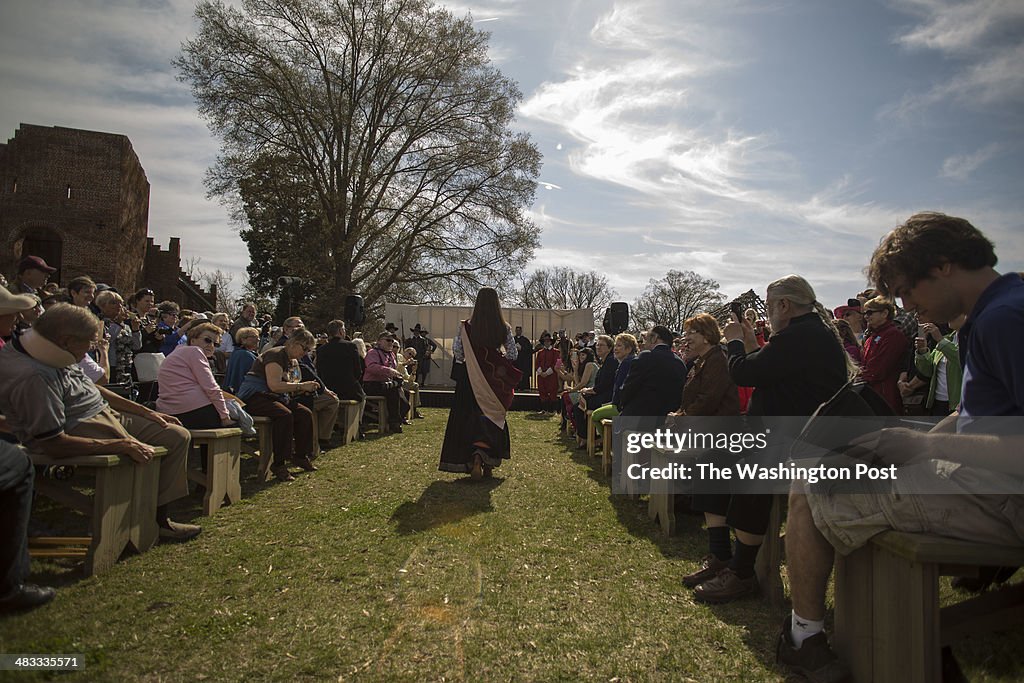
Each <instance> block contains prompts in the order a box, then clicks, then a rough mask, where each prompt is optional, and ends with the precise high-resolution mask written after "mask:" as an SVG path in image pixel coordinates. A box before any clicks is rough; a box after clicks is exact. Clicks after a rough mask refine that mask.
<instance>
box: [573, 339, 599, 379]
mask: <svg viewBox="0 0 1024 683" xmlns="http://www.w3.org/2000/svg"><path fill="white" fill-rule="evenodd" d="M594 358H595V355H594V349H592V348H590V347H589V346H584V347H583V348H582V349H580V359H579V361H578V362H577V363H576V379H577V380H579V379H582V378H583V371H584V370H586V369H587V363H594V362H595V360H594Z"/></svg>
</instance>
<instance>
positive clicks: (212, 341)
mask: <svg viewBox="0 0 1024 683" xmlns="http://www.w3.org/2000/svg"><path fill="white" fill-rule="evenodd" d="M202 342H203V343H204V344H211V345H213V346H216V345H217V342H216V341H214V340H213V339H210V338H209V337H203V338H202Z"/></svg>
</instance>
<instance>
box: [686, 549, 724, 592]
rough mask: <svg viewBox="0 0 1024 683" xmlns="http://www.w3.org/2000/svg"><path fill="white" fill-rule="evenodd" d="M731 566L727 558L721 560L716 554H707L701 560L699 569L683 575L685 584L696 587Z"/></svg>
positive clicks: (688, 586)
mask: <svg viewBox="0 0 1024 683" xmlns="http://www.w3.org/2000/svg"><path fill="white" fill-rule="evenodd" d="M728 566H729V563H728V562H726V561H725V560H720V559H718V558H717V557H715V556H714V555H707V556H705V557H704V558H702V559H701V561H700V568H698V569H697V571H695V572H692V573H690V574H687V575H686V576H684V577H683V585H684V586H686V587H687V588H696V587H697V586H699V585H700V584H702V583H704V582H705V581H708V580H710V579H713V578H715V577H716V576H718V575H719V574H721V573H722V570H723V569H725V568H726V567H728Z"/></svg>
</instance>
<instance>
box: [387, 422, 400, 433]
mask: <svg viewBox="0 0 1024 683" xmlns="http://www.w3.org/2000/svg"><path fill="white" fill-rule="evenodd" d="M389 429H390V430H391V431H393V432H395V433H396V434H401V433H402V425H401V424H396V425H391V427H390V428H389Z"/></svg>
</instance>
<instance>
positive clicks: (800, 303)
mask: <svg viewBox="0 0 1024 683" xmlns="http://www.w3.org/2000/svg"><path fill="white" fill-rule="evenodd" d="M765 305H766V306H767V308H768V317H769V319H770V320H771V324H772V337H771V341H770V342H768V343H767V344H765V345H764V346H763V347H759V346H758V344H757V340H756V337H755V332H754V328H753V327H751V325H750V324H749V322H742V323H741V322H737V321H733V322H731V323H729V324H728V325H726V326H725V329H724V330H723V334H724V336H725V338H726V340H728V342H729V374H730V375H731V377H732V379H733V382H735V383H736V385H737V386H745V387H754V393H753V395H752V396H751V399H750V405H749V407H748V409H747V414H748V415H750V416H774V417H798V416H810V415H811V414H812V413H813V412H814V411H815V410H816V409H817V408H818V406H819V405H821V404H822V403H824V402H825V401H827V400H828V399H829V398H830V397H831V396H832V395H833V394H835V393H836V392H837V391H839V389H840V388H842V386H843V385H844V384H845V383H846V381H847V379H848V374H847V373H848V366H847V355H846V352H845V350H844V349H843V346H842V344H841V343H840V341H839V337H838V336H837V335H836V333H835V332H834V330H833V328H832V327H831V325H830V324H828V323H826V322H825V320H824V319H823V317H822V313H824V309H822V308H821V305H820V304H818V303H817V302H816V296H815V293H814V289H813V288H812V287H811V285H810V284H809V283H808V282H807V281H806V280H805V279H804V278H802V277H800V276H799V275H787V276H786V277H784V278H781V279H779V280H776V281H775V282H773V283H772V284H770V285H768V293H767V296H766V298H765ZM798 422H799V423H800V424H802V423H803V420H802V419H801V420H798ZM769 443H771V442H769ZM771 506H772V496H771V495H770V494H746V495H743V494H739V495H729V494H707V495H700V496H697V495H695V496H694V500H693V507H694V509H695V510H700V511H701V512H704V513H705V518H706V519H707V523H708V533H709V536H710V538H711V545H712V548H713V549H712V554H710V555H708V556H707V557H705V558H704V559H703V560H702V561H701V564H700V566H699V567H698V569H697V571H695V572H693V573H692V574H689V575H687V576H685V577H683V584H684V585H686V586H689V587H691V588H694V592H693V597H694V599H695V600H697V601H698V602H705V603H723V602H730V601H732V600H737V599H739V598H744V597H748V596H751V595H754V594H756V593H757V591H758V584H757V577H756V576H755V575H754V562H755V560H756V558H757V553H758V550H759V549H760V547H761V543H762V541H763V540H764V535H765V533H766V532H767V531H768V517H769V514H770V513H771ZM730 528H732V529H733V530H734V531H735V534H736V543H735V545H734V546H733V547H732V548H730V547H729V529H730Z"/></svg>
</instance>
